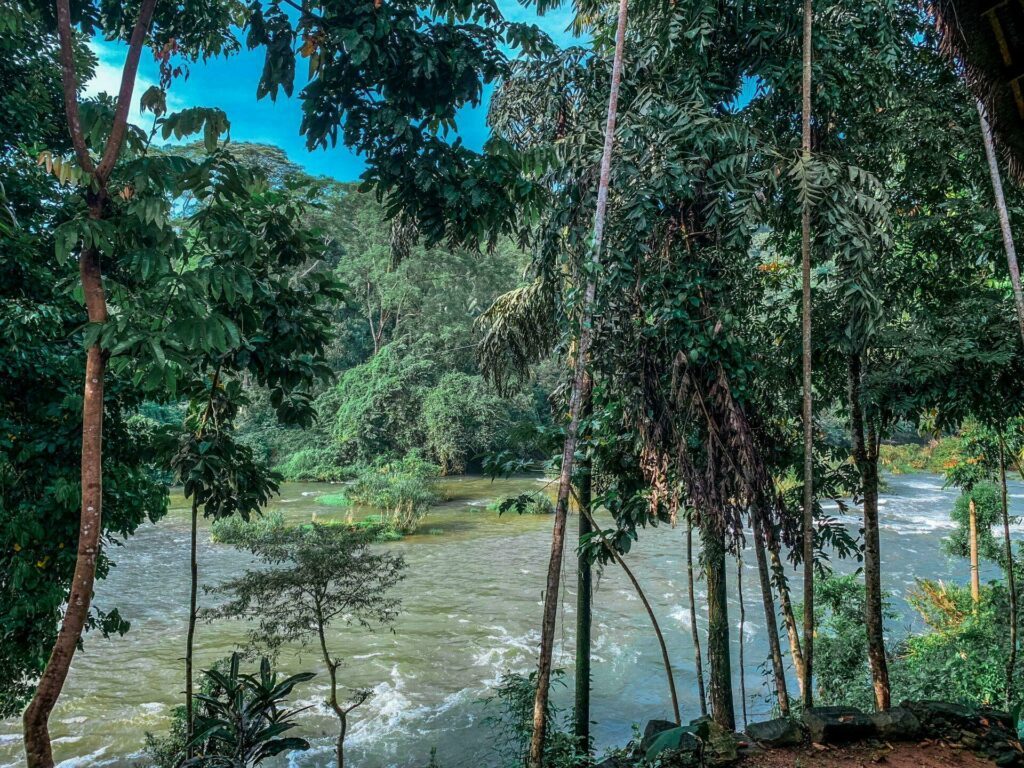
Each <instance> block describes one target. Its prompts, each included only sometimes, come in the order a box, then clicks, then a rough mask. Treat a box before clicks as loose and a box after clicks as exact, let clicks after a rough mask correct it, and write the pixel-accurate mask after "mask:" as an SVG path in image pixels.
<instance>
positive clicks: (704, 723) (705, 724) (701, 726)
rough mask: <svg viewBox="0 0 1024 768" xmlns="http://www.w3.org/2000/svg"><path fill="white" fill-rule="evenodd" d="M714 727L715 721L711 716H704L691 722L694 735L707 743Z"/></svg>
mask: <svg viewBox="0 0 1024 768" xmlns="http://www.w3.org/2000/svg"><path fill="white" fill-rule="evenodd" d="M713 725H715V721H714V720H712V719H711V716H710V715H702V716H701V717H698V718H695V719H693V720H691V721H690V729H691V730H692V731H693V735H694V736H696V737H697V738H698V739H700V740H701V741H707V740H708V739H709V738H711V727H712V726H713ZM715 727H718V726H715Z"/></svg>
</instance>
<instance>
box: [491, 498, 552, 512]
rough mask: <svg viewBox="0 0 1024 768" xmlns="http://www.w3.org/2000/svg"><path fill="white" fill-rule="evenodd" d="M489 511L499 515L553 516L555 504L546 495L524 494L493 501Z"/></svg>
mask: <svg viewBox="0 0 1024 768" xmlns="http://www.w3.org/2000/svg"><path fill="white" fill-rule="evenodd" d="M487 509H488V510H489V511H491V512H497V513H498V514H504V513H505V512H513V511H514V512H517V513H518V514H520V515H553V514H555V502H553V501H552V500H551V498H550V497H549V496H548V495H547V494H546V493H524V494H521V495H519V496H506V497H505V498H504V499H498V500H496V501H492V502H491V503H490V504H488V505H487Z"/></svg>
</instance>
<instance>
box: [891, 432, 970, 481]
mask: <svg viewBox="0 0 1024 768" xmlns="http://www.w3.org/2000/svg"><path fill="white" fill-rule="evenodd" d="M956 448H957V441H956V440H955V439H954V438H943V439H941V440H933V441H932V442H930V443H928V444H927V445H918V444H916V443H908V444H905V445H883V446H881V449H880V451H879V463H880V464H881V465H882V468H883V469H885V470H887V471H889V472H891V473H892V474H894V475H909V474H914V473H916V472H930V473H932V474H939V473H941V472H943V471H944V470H945V469H946V467H947V466H948V464H949V462H950V461H952V460H953V457H954V455H955V454H956Z"/></svg>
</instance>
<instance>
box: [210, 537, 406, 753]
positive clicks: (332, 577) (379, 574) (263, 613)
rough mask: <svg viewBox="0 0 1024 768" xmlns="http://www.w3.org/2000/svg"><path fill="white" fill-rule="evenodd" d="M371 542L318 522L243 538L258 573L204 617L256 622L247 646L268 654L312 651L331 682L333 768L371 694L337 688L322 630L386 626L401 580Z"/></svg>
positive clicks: (233, 586) (393, 559)
mask: <svg viewBox="0 0 1024 768" xmlns="http://www.w3.org/2000/svg"><path fill="white" fill-rule="evenodd" d="M372 541H373V533H372V532H366V531H351V530H349V529H347V528H344V527H340V526H336V525H322V524H319V523H313V524H311V525H303V526H300V527H293V528H287V527H285V528H272V529H270V530H262V531H259V532H258V533H254V534H252V535H250V536H243V537H242V540H241V541H240V542H239V544H238V546H239V547H242V548H245V549H247V550H249V551H250V552H251V553H252V554H253V555H255V557H256V558H257V560H258V562H259V563H260V565H261V567H260V568H257V569H254V570H250V571H246V572H245V573H244V574H243V575H242V576H240V577H238V578H237V579H232V580H230V581H228V582H226V583H224V584H222V585H221V586H220V587H218V588H217V589H216V590H215V591H217V592H219V593H224V594H227V595H230V599H229V600H228V602H227V603H225V604H224V605H223V606H221V607H220V608H218V609H216V610H214V611H211V612H210V613H209V615H210V616H211V617H212V616H223V617H233V618H251V619H254V620H256V622H257V623H256V625H255V626H254V627H253V628H252V630H250V633H249V636H250V641H251V643H252V644H253V646H254V647H258V648H261V649H267V650H268V651H270V652H271V653H276V652H277V651H279V650H280V648H281V647H282V645H284V644H285V643H299V644H302V645H309V644H314V645H315V646H316V647H317V648H318V649H319V651H320V655H321V658H322V659H323V661H324V665H325V666H326V667H327V674H328V677H329V679H330V692H329V694H328V699H327V702H326V703H327V706H328V707H329V708H330V709H331V711H332V712H333V713H334V714H335V715H336V716H337V718H338V738H337V742H336V744H337V746H336V750H337V764H338V768H342V766H344V764H345V754H344V747H345V736H346V733H347V731H348V724H349V723H348V720H349V715H350V714H351V713H352V711H353V710H354V709H355V708H356V707H358V706H359V705H360V704H362V703H363V702H364V701H366V699H367V698H368V697H369V696H370V691H368V690H361V689H360V690H351V691H349V694H348V696H346V695H345V692H344V690H343V686H342V685H341V683H340V681H339V671H340V670H341V668H342V667H343V666H344V663H345V661H344V659H343V658H341V657H340V656H338V655H337V654H336V652H335V651H333V650H332V649H331V647H330V640H329V638H328V631H329V630H330V628H331V627H332V626H335V625H337V624H338V623H344V624H345V625H352V624H358V625H360V626H362V627H365V628H367V629H370V628H373V627H376V626H389V625H391V624H392V623H393V622H394V620H395V617H396V616H397V615H398V610H399V605H400V600H399V599H398V598H396V597H392V596H391V591H392V589H393V588H394V587H395V586H397V585H398V584H399V583H400V582H401V581H402V579H403V578H404V574H403V570H404V569H405V561H404V559H403V558H402V557H401V556H398V555H394V554H391V553H389V552H381V551H377V550H375V549H374V548H372V547H371V543H372Z"/></svg>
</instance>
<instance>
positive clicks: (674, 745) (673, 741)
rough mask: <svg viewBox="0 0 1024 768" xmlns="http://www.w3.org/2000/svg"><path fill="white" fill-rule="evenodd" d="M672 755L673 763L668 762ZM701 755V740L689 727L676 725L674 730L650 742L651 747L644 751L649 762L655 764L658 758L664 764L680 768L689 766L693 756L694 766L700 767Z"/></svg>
mask: <svg viewBox="0 0 1024 768" xmlns="http://www.w3.org/2000/svg"><path fill="white" fill-rule="evenodd" d="M645 741H646V739H645ZM670 753H671V758H672V759H671V762H666V761H667V759H668V757H669V755H670ZM700 754H701V744H700V739H698V738H697V737H696V736H694V735H693V731H692V730H691V729H690V727H689V726H686V725H682V726H677V725H675V724H673V726H672V728H670V729H668V730H665V731H662V732H661V733H658V734H657V735H655V736H654V738H653V739H651V741H650V746H648V747H647V749H646V750H644V758H645V759H646V760H647V761H648V762H654V760H655V759H656V758H659V757H662V758H663V759H662V762H663V763H665V764H669V765H679V766H685V765H689V764H690V757H691V756H692V757H693V761H692V762H693V764H694V765H698V764H699V763H700Z"/></svg>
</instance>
